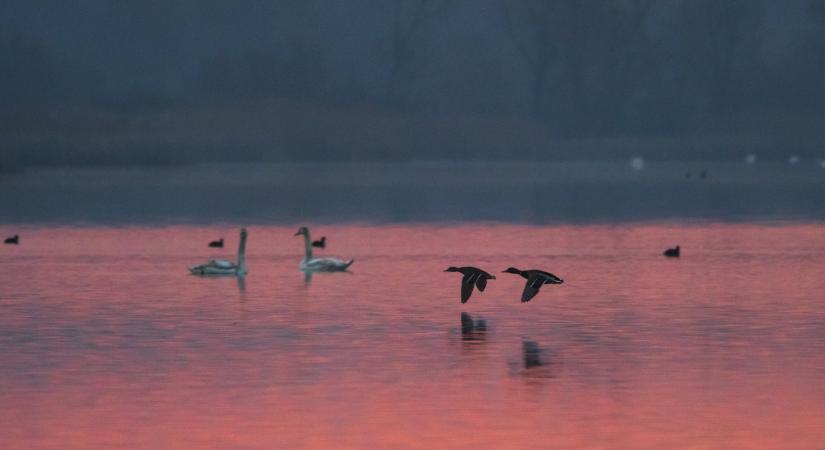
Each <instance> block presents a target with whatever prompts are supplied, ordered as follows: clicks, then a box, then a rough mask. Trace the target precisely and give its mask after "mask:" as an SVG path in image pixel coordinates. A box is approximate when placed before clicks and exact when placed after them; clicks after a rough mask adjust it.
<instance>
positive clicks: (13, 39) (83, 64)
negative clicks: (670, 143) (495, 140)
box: [0, 0, 825, 162]
mask: <svg viewBox="0 0 825 450" xmlns="http://www.w3.org/2000/svg"><path fill="white" fill-rule="evenodd" d="M33 3H37V1H35V2H33ZM47 3H48V2H47ZM49 5H51V7H53V8H55V9H56V10H55V11H53V12H52V16H53V17H52V22H49V24H48V26H49V27H52V28H54V24H60V22H59V20H61V19H60V17H63V16H66V17H75V18H78V17H84V19H83V20H86V21H87V22H83V23H78V24H77V26H76V27H74V28H73V27H72V26H71V25H72V24H71V23H68V22H67V23H66V24H65V25H66V26H65V27H63V28H59V27H58V30H63V31H62V32H60V33H62V34H60V33H58V32H57V31H54V30H52V29H49V30H46V28H47V26H46V25H43V26H42V28H37V27H23V26H20V25H19V24H18V25H16V26H4V27H2V28H0V30H2V31H0V61H2V62H0V64H2V67H0V68H2V70H0V96H1V97H2V99H3V102H2V105H0V114H2V118H3V121H2V124H0V145H4V146H5V147H6V148H7V149H11V150H14V153H15V154H27V155H28V153H29V150H28V149H34V150H32V151H34V152H35V153H36V152H37V151H42V152H48V151H51V152H53V153H54V154H57V153H59V152H71V150H68V149H70V148H73V147H72V146H73V145H74V146H80V145H82V143H83V142H86V141H88V140H92V141H93V142H94V146H97V147H98V148H99V150H98V151H96V153H95V154H105V153H106V152H107V151H108V150H107V149H106V148H107V145H109V144H108V143H110V142H114V143H116V145H115V144H112V145H114V146H116V147H117V148H130V149H131V148H134V149H140V148H141V145H144V144H143V143H144V142H151V143H152V148H154V149H162V150H152V151H148V150H147V152H149V153H151V154H155V153H157V154H166V153H168V152H174V151H175V150H174V149H175V148H176V147H178V146H180V145H183V144H185V143H186V141H187V136H196V135H198V134H199V133H200V134H206V135H212V134H214V130H206V129H204V128H216V129H220V130H222V132H221V133H220V135H219V136H216V137H215V138H214V139H213V140H211V141H209V142H208V143H207V144H209V145H213V146H216V147H221V148H232V147H233V145H234V143H236V142H238V141H239V138H238V136H240V135H241V134H243V133H251V134H252V135H255V136H264V137H263V138H260V139H254V140H252V141H249V139H246V138H243V139H240V140H243V141H244V142H246V143H245V144H244V145H245V146H266V145H267V142H268V141H267V139H268V138H272V139H276V138H281V137H282V135H281V134H278V133H270V134H267V133H266V131H263V130H265V129H267V128H272V127H273V124H272V123H271V121H270V120H269V119H267V118H266V117H259V116H258V115H259V114H263V115H265V114H268V113H272V111H269V112H268V109H267V107H263V108H262V109H260V108H261V107H260V105H261V103H260V102H259V100H261V99H271V103H272V104H277V105H278V106H277V108H282V107H283V105H284V104H292V105H296V104H303V105H306V106H305V108H308V109H310V110H311V109H312V108H320V109H322V110H324V111H327V116H330V117H338V116H347V117H350V118H351V119H352V120H356V121H357V119H356V116H358V115H359V114H361V116H358V117H360V118H361V122H359V123H358V124H357V126H356V127H355V128H357V129H361V128H363V129H365V132H367V133H369V132H370V131H369V130H370V123H376V124H377V125H376V126H378V127H381V126H386V127H387V128H380V129H378V130H377V131H375V135H377V136H382V140H381V143H374V145H372V146H369V145H367V147H369V148H373V150H370V151H369V152H367V153H366V154H365V153H364V150H363V146H364V145H366V144H365V143H364V142H362V139H361V138H359V139H358V140H357V141H358V142H359V145H361V146H362V148H359V149H357V151H356V149H351V148H348V147H346V144H345V143H343V144H338V145H339V148H335V145H336V143H335V142H330V141H329V140H319V139H318V138H317V137H313V136H310V135H311V134H312V133H314V131H313V127H312V126H311V123H309V124H306V125H305V126H300V127H297V128H300V129H302V130H304V131H305V132H306V133H308V134H309V135H308V136H304V137H301V136H296V135H295V132H293V131H290V130H287V131H285V132H284V133H282V134H286V135H289V137H290V139H289V140H285V141H281V142H280V144H279V145H271V146H269V147H270V150H258V149H256V150H254V151H253V150H249V151H248V152H247V153H249V154H255V155H260V154H261V153H260V152H264V156H265V158H264V159H283V158H284V157H287V156H288V157H290V158H291V157H295V158H301V157H303V156H302V155H304V154H306V155H309V156H310V157H315V158H322V157H324V155H329V154H335V156H336V157H337V158H339V159H346V156H344V157H341V155H342V154H343V155H347V154H349V153H351V154H352V155H354V156H355V155H357V157H358V158H367V159H369V158H380V159H392V156H391V153H392V150H393V147H392V145H393V144H392V143H393V142H404V146H405V148H407V147H409V146H410V144H409V143H408V142H406V141H405V140H404V136H403V135H399V134H393V133H403V131H402V130H404V129H408V128H409V126H406V127H405V126H399V125H397V122H398V121H401V122H403V121H404V120H405V119H404V118H410V119H415V120H424V121H428V122H427V123H431V124H432V127H431V128H421V127H418V128H416V133H414V134H415V138H416V140H417V142H418V143H419V144H417V145H413V146H412V147H409V148H408V149H407V150H404V152H403V153H404V155H405V156H404V157H405V158H406V157H408V156H409V154H410V153H412V154H414V155H419V154H420V155H421V157H422V158H434V159H438V158H444V157H450V156H455V157H464V156H467V155H472V156H477V155H479V154H481V155H484V154H485V152H486V154H489V155H495V154H496V152H498V151H500V150H501V149H500V148H499V147H496V148H495V149H487V150H484V149H483V148H482V149H478V148H476V149H470V148H467V149H466V150H464V152H466V155H465V154H462V153H461V152H462V150H461V148H460V147H461V145H460V143H456V145H455V147H456V148H451V150H450V151H451V152H455V151H458V152H459V154H457V155H455V154H454V153H449V154H448V153H442V149H440V148H434V147H433V145H436V144H437V143H438V142H440V141H439V139H441V137H443V135H444V134H445V133H447V134H449V123H450V120H452V119H451V118H454V119H455V120H457V121H458V122H460V123H462V124H467V123H474V122H473V121H474V120H475V119H473V118H475V117H482V118H484V119H483V120H482V121H481V122H483V123H485V124H489V123H499V124H501V126H502V127H507V126H508V125H507V124H514V123H517V124H518V125H517V126H513V127H511V128H509V129H508V130H507V131H503V134H504V135H507V134H508V133H510V134H516V133H517V132H519V131H517V130H521V129H522V128H527V129H530V130H539V131H535V132H534V134H533V135H532V137H531V138H530V139H528V140H529V141H530V142H536V143H537V144H531V147H530V148H528V149H525V154H527V153H529V154H535V153H536V152H539V151H540V150H536V148H535V147H537V146H540V144H538V143H540V142H542V141H544V140H546V139H558V140H580V139H593V138H595V139H612V138H621V139H626V138H628V137H632V138H638V137H647V138H655V139H663V138H664V139H673V138H679V137H680V136H694V135H697V134H701V133H710V134H713V135H714V136H715V137H714V139H717V141H718V140H719V139H720V138H719V136H720V135H736V134H737V133H740V134H747V136H746V138H747V139H753V136H752V135H750V134H748V133H750V132H751V131H753V132H757V133H763V132H765V126H766V124H767V125H768V126H769V127H770V126H774V127H775V128H776V129H775V131H776V132H777V133H778V134H776V136H780V140H781V136H783V135H788V136H792V135H799V134H800V133H802V134H805V133H808V132H809V131H810V130H815V129H817V127H819V126H820V125H821V124H822V119H823V117H825V86H823V82H822V80H823V79H824V78H823V74H824V73H823V72H825V70H823V69H825V2H823V1H820V0H789V1H781V0H553V1H546V0H395V1H392V2H386V1H383V0H361V1H353V2H337V1H333V0H282V1H279V2H254V1H249V0H247V1H238V2H222V1H218V0H199V1H196V0H182V1H180V2H176V3H175V4H174V5H169V6H168V7H159V6H158V4H156V2H135V3H128V4H126V3H124V4H119V5H111V4H109V2H105V1H102V0H101V1H99V2H94V1H92V2H87V5H86V6H85V7H86V8H87V9H93V11H91V10H90V11H79V10H77V9H76V8H75V7H72V6H67V5H63V4H60V5H57V4H52V3H49ZM18 6H20V7H21V8H22V7H23V5H18ZM61 8H63V9H61ZM94 8H97V9H94ZM9 11H14V8H6V10H5V11H3V14H5V15H8V14H13V13H10V12H9ZM32 11H34V12H32V14H35V13H37V11H35V10H32ZM93 13H94V14H93ZM87 17H92V18H93V19H88V18H87ZM6 19H7V17H6ZM67 20H68V19H67ZM78 20H80V19H78ZM98 29H99V30H102V31H96V30H98ZM73 33H74V34H77V33H87V34H86V35H87V36H91V37H93V38H94V39H79V38H77V36H75V35H74V34H73ZM95 33H98V34H95ZM55 36H57V37H58V39H56V38H55ZM64 38H65V39H64ZM66 42H75V44H74V45H75V47H71V46H69V44H66ZM78 42H79V43H78ZM84 45H86V46H88V48H87V47H84ZM78 49H80V50H78ZM221 105H223V106H226V107H227V108H228V109H230V110H238V109H241V110H243V111H236V112H235V113H233V114H224V115H222V117H225V116H231V117H244V119H243V120H242V121H241V122H240V123H235V122H233V121H232V120H231V119H230V120H229V122H226V123H213V122H210V120H208V119H206V120H203V121H197V120H190V121H186V120H182V119H181V118H179V117H175V115H177V114H187V115H194V116H198V117H206V116H208V114H207V113H205V112H204V110H209V111H211V110H214V109H216V108H220V107H221ZM245 105H257V106H254V107H248V108H247V106H245ZM244 108H246V109H245V110H244ZM256 108H259V109H256ZM47 110H48V111H49V113H48V115H47V116H46V119H47V120H44V116H43V114H42V113H41V112H42V111H47ZM54 111H59V113H58V115H59V116H60V117H58V118H55V117H54V115H55V112H54ZM273 114H274V113H273ZM286 114H288V113H286ZM302 114H303V113H297V114H295V115H294V116H293V117H291V119H292V121H293V122H294V121H296V120H298V118H300V119H301V120H303V119H305V120H312V119H311V117H312V115H311V114H306V115H302ZM282 115H283V111H282V110H281V109H278V112H277V114H274V116H278V117H281V116H282ZM382 115H386V116H387V120H384V121H379V120H377V119H376V118H377V117H381V116H382ZM72 117H79V118H78V119H77V121H73V119H72ZM422 118H423V119H422ZM433 118H437V120H438V121H436V120H433ZM779 119H781V120H779ZM164 121H166V122H164ZM330 122H331V124H328V126H327V129H325V130H324V132H329V129H331V128H334V124H335V123H339V122H341V121H340V120H338V119H331V120H330ZM379 122H380V123H379ZM458 122H457V123H458ZM56 123H57V124H59V126H58V125H54V124H56ZM113 123H114V124H115V125H112V124H113ZM439 123H442V124H444V126H443V127H441V128H440V127H439V125H438V124H439ZM478 123H480V122H478ZM171 124H175V125H171ZM256 124H257V125H256ZM525 124H526V125H525ZM78 126H80V127H82V129H81V130H77V129H76V127H78ZM97 126H99V127H100V128H99V129H98V128H96V127H97ZM256 126H257V127H258V128H260V129H258V128H255V127H256ZM462 126H463V125H462ZM486 126H488V125H485V127H486ZM250 127H251V128H252V129H250ZM445 128H446V129H445ZM800 128H801V129H800ZM294 129H296V127H292V129H291V130H294ZM319 131H321V130H320V129H319V130H316V131H315V132H319ZM465 131H466V132H468V133H470V132H472V131H471V127H469V128H468V127H465ZM141 133H144V134H141ZM67 135H69V136H70V137H71V139H66V136H67ZM169 136H175V140H170V138H169ZM818 136H819V135H817V137H818ZM430 137H432V139H429V138H430ZM38 139H39V140H40V141H41V142H44V143H45V144H44V145H42V146H40V147H37V144H36V142H37V141H38ZM244 139H246V140H244ZM455 139H458V138H453V140H455ZM806 139H807V138H806ZM319 141H322V142H321V143H318V142H319ZM351 141H352V140H351ZM33 142H34V143H33ZM302 142H312V145H308V146H307V149H306V151H305V152H303V151H296V150H295V149H294V148H293V147H294V146H296V145H301V143H302ZM46 144H48V145H46ZM429 144H433V145H429ZM481 144H483V142H482V143H481ZM805 145H813V144H810V142H808V141H806V144H805ZM287 147H289V148H290V149H289V150H288V151H287V153H283V152H284V151H285V150H282V149H283V148H287ZM47 148H52V149H54V148H60V149H61V150H59V151H58V150H46V149H47ZM167 149H168V150H167ZM113 151H121V150H113ZM122 151H124V152H126V151H127V150H122ZM129 151H136V152H138V151H139V150H129ZM267 151H269V152H276V153H277V152H281V153H278V154H277V155H274V156H271V157H270V156H266V155H265V153H266V152H267ZM373 151H374V152H375V153H374V154H373V153H370V152H373ZM687 151H688V152H690V149H688V150H687ZM387 152H389V154H388V153H387ZM193 153H194V154H197V151H194V152H193ZM229 153H231V152H229ZM240 153H243V152H240ZM703 154H704V153H703ZM26 158H27V159H26V161H29V160H38V157H37V155H35V156H31V155H28V156H26ZM66 158H67V159H71V157H69V156H66V157H65V158H64V159H66ZM52 159H54V158H52ZM57 159H61V158H57ZM137 159H138V160H141V158H137ZM149 159H150V160H153V158H149ZM168 159H169V160H170V161H174V162H178V161H179V160H189V157H185V158H179V157H176V156H175V157H169V158H168ZM114 160H116V161H120V160H121V159H120V158H114ZM126 160H129V158H126Z"/></svg>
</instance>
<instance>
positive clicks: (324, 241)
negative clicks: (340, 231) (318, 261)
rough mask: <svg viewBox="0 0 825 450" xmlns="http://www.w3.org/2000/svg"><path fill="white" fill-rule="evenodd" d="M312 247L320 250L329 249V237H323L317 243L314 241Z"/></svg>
mask: <svg viewBox="0 0 825 450" xmlns="http://www.w3.org/2000/svg"><path fill="white" fill-rule="evenodd" d="M312 246H313V247H318V248H327V237H326V236H321V239H318V240H317V241H312Z"/></svg>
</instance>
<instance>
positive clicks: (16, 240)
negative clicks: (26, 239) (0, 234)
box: [3, 234, 20, 245]
mask: <svg viewBox="0 0 825 450" xmlns="http://www.w3.org/2000/svg"><path fill="white" fill-rule="evenodd" d="M3 243H4V244H14V245H17V244H19V243H20V236H18V235H16V234H15V235H14V236H12V237H8V238H6V240H5V241H3Z"/></svg>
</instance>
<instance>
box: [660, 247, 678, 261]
mask: <svg viewBox="0 0 825 450" xmlns="http://www.w3.org/2000/svg"><path fill="white" fill-rule="evenodd" d="M679 250H680V249H679V246H678V245H677V246H676V247H675V248H669V249H667V250H665V252H664V253H662V254H663V255H665V256H667V257H668V258H678V257H679Z"/></svg>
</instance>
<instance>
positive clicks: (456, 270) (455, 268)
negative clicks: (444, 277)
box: [444, 266, 458, 272]
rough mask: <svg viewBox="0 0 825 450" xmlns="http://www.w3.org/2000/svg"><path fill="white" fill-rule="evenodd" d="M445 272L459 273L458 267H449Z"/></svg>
mask: <svg viewBox="0 0 825 450" xmlns="http://www.w3.org/2000/svg"><path fill="white" fill-rule="evenodd" d="M444 271H445V272H458V267H456V266H450V267H448V268H447V269H446V270H444Z"/></svg>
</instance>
